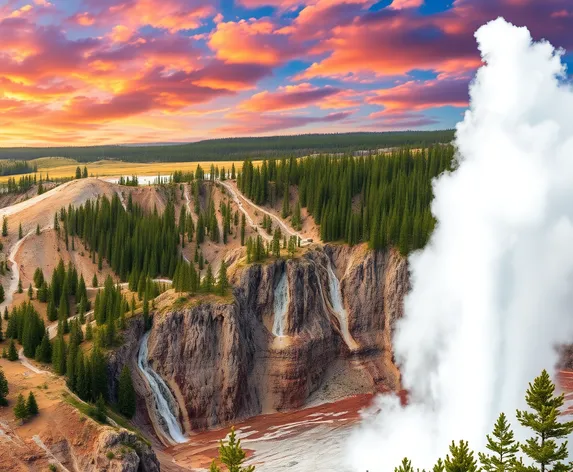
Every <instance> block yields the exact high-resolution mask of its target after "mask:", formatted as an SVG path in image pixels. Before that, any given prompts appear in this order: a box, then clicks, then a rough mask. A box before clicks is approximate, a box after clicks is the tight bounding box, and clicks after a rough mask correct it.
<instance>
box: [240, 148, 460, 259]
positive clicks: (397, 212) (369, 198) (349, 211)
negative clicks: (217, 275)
mask: <svg viewBox="0 0 573 472" xmlns="http://www.w3.org/2000/svg"><path fill="white" fill-rule="evenodd" d="M453 155H454V149H453V147H452V146H450V145H437V146H432V147H429V148H425V149H422V150H421V151H412V150H410V149H409V148H400V149H397V150H394V151H393V152H392V153H391V154H390V155H386V154H385V155H380V156H367V157H350V156H346V157H331V156H317V157H312V158H303V159H299V160H297V159H294V158H291V159H282V160H280V161H263V163H262V165H261V166H260V167H254V166H253V164H252V163H251V162H250V161H246V162H245V163H244V164H243V170H242V173H241V174H240V175H239V178H238V179H237V182H238V185H239V188H240V189H241V191H242V192H243V193H244V194H245V195H246V196H247V197H249V198H250V199H252V200H253V201H254V202H255V203H258V204H265V203H270V204H271V205H272V204H274V202H276V201H278V199H280V198H282V199H283V201H287V196H288V191H289V188H290V187H291V186H296V187H297V188H298V194H299V201H298V202H297V205H296V207H295V210H294V213H293V221H292V223H293V226H295V227H301V215H300V208H299V206H300V207H306V209H307V211H308V213H309V214H310V215H312V216H313V217H314V219H315V221H316V222H317V223H319V224H320V234H321V238H322V239H323V240H324V241H336V240H343V241H346V242H347V243H349V244H351V245H353V244H357V243H359V242H368V243H369V244H370V246H371V247H372V248H375V249H383V248H386V247H388V246H397V247H399V249H400V251H401V252H402V253H403V254H407V253H409V252H410V251H411V250H415V249H418V248H421V247H423V246H424V244H425V243H426V241H427V239H428V237H429V235H430V234H431V231H432V229H433V226H434V220H433V217H432V215H431V212H430V202H431V200H432V187H431V181H432V179H433V178H434V177H436V176H437V175H439V174H440V173H441V172H443V171H444V170H448V169H450V168H451V163H452V159H453ZM284 210H285V208H283V213H284ZM269 226H270V225H269V218H267V217H265V218H264V219H263V227H264V228H265V229H266V230H267V232H269V234H271V232H270V227H269Z"/></svg>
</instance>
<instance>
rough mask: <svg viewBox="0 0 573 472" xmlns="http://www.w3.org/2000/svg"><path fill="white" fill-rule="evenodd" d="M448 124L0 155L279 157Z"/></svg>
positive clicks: (444, 136) (394, 140)
mask: <svg viewBox="0 0 573 472" xmlns="http://www.w3.org/2000/svg"><path fill="white" fill-rule="evenodd" d="M453 137H454V132H453V130H443V131H393V132H384V133H339V134H301V135H293V136H270V137H260V138H224V139H210V140H204V141H199V142H196V143H189V144H174V145H150V146H84V147H80V146H78V147H49V148H33V147H22V148H1V149H0V159H19V160H30V159H36V158H39V157H49V156H61V157H68V158H72V159H76V160H78V161H79V162H94V161H99V160H102V159H117V160H122V161H127V162H158V161H159V162H193V161H206V160H207V161H225V160H235V161H240V160H243V159H247V158H253V157H256V156H261V157H266V158H279V157H283V156H285V155H287V156H293V157H298V156H305V155H309V154H313V153H316V152H322V153H352V152H359V151H369V150H377V149H379V148H386V147H395V146H404V145H409V146H427V145H430V144H434V143H448V142H450V141H452V140H453Z"/></svg>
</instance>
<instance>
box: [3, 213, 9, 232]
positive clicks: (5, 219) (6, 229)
mask: <svg viewBox="0 0 573 472" xmlns="http://www.w3.org/2000/svg"><path fill="white" fill-rule="evenodd" d="M2 236H8V218H6V216H3V217H2Z"/></svg>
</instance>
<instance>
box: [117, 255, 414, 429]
mask: <svg viewBox="0 0 573 472" xmlns="http://www.w3.org/2000/svg"><path fill="white" fill-rule="evenodd" d="M329 267H330V270H331V272H332V273H333V274H334V275H335V276H336V277H337V279H338V280H339V281H340V292H341V298H342V304H343V307H342V309H344V310H345V316H346V317H347V318H344V317H341V316H339V315H340V314H339V313H337V312H336V311H337V307H336V306H335V304H334V303H333V294H332V293H331V290H333V288H332V287H333V284H332V281H331V280H329V277H331V275H330V274H329ZM285 274H286V284H287V286H286V301H285V300H284V296H285V294H284V293H280V288H278V287H279V283H280V281H281V278H282V277H284V276H285ZM329 282H330V283H329ZM233 283H234V286H235V289H234V293H233V299H232V301H231V300H230V298H229V299H228V300H226V299H221V298H219V297H210V298H209V299H206V300H202V301H201V302H197V300H194V299H193V298H191V299H189V300H188V301H187V302H186V303H183V304H180V306H179V307H177V306H174V307H172V308H169V309H166V310H163V311H162V312H160V313H155V315H154V323H153V328H152V330H151V333H150V336H149V343H148V348H149V356H148V358H149V364H150V365H151V366H152V367H153V369H154V370H155V371H156V372H157V373H158V374H159V375H160V376H161V377H162V378H163V379H164V380H165V381H166V383H167V384H168V385H169V388H170V389H171V390H172V393H173V396H174V398H176V399H177V402H178V405H179V410H180V411H179V420H180V423H181V424H182V425H183V429H184V430H185V431H189V430H191V429H202V428H209V427H213V426H216V425H222V424H226V423H229V422H231V421H236V420H238V419H242V418H246V417H249V416H253V415H256V414H260V413H264V412H269V411H274V410H281V409H291V408H297V407H300V406H303V405H304V404H305V402H306V401H307V400H308V398H309V397H310V396H311V395H312V394H313V392H315V391H317V389H319V388H321V386H322V385H323V384H324V383H326V382H332V379H331V373H330V372H329V369H331V368H332V366H333V365H334V364H336V363H338V362H339V361H340V362H342V363H343V364H342V365H343V367H341V368H342V369H343V372H342V373H343V374H344V373H345V372H347V371H348V372H349V371H350V370H352V369H362V370H364V371H365V372H366V373H367V375H368V378H369V379H370V381H369V382H370V386H369V387H368V388H369V390H370V391H373V390H377V389H384V388H387V389H397V388H398V387H399V374H398V371H397V369H396V367H395V366H394V364H393V362H392V348H391V343H390V339H391V333H392V329H393V326H394V323H395V321H396V320H397V319H398V318H399V317H400V316H401V315H402V299H403V297H404V295H405V293H406V292H407V290H408V273H407V264H406V261H405V260H404V259H403V258H401V257H400V256H399V255H398V254H397V253H395V252H387V253H383V252H373V251H368V250H367V249H366V248H365V247H364V246H357V247H354V248H349V247H347V246H334V245H332V246H325V247H324V248H317V249H312V250H310V251H308V252H306V253H305V254H304V255H303V256H302V257H300V258H297V259H292V260H287V261H276V262H273V263H269V264H265V265H259V264H254V265H250V266H247V267H245V268H244V269H242V270H239V271H236V272H235V274H234V279H233ZM278 297H282V298H283V299H281V300H279V299H277V298H278ZM284 303H286V309H285V310H284V319H282V320H281V321H282V325H281V326H282V330H283V331H282V334H283V335H282V336H275V335H274V334H273V331H274V330H275V328H276V324H275V323H277V320H275V315H277V313H279V312H280V313H282V311H281V309H280V307H283V306H284ZM340 309H341V308H340V307H338V310H340ZM341 320H342V321H341ZM345 320H346V321H345ZM343 322H344V323H347V327H344V326H341V323H343ZM345 328H346V329H347V332H348V334H349V335H348V334H347V336H346V337H344V336H342V335H341V333H342V331H343V330H344V329H345ZM352 338H353V340H352ZM348 339H351V340H352V342H354V341H355V343H356V346H354V345H351V344H350V341H349V340H348ZM132 344H133V343H132ZM130 350H131V352H133V351H132V348H129V347H126V348H125V352H124V354H123V355H125V356H127V355H128V353H129V352H130ZM123 355H122V356H123ZM122 356H120V357H122ZM337 365H338V364H337ZM110 369H112V371H113V374H114V375H117V373H118V369H119V370H120V367H119V364H118V365H117V366H116V365H115V364H114V367H110ZM344 369H346V370H344ZM341 377H344V375H341Z"/></svg>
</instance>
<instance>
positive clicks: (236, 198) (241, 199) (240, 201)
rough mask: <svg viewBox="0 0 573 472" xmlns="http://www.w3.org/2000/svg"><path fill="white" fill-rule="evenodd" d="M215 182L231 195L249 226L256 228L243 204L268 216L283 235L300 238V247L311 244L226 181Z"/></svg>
mask: <svg viewBox="0 0 573 472" xmlns="http://www.w3.org/2000/svg"><path fill="white" fill-rule="evenodd" d="M217 182H218V183H219V184H221V185H222V186H223V187H225V189H227V190H228V191H229V193H230V194H231V198H232V199H233V200H234V201H235V203H236V204H237V205H238V207H239V209H240V210H241V211H242V212H243V214H244V215H245V217H246V218H247V220H248V221H249V224H250V225H251V226H253V227H256V228H258V226H257V224H256V223H255V222H254V221H253V219H252V218H251V216H250V215H249V212H248V211H247V210H246V209H245V208H244V205H243V202H244V203H245V204H246V205H248V206H250V207H251V208H254V209H255V210H257V211H260V212H261V213H264V214H265V215H267V216H270V217H271V218H272V220H273V221H274V222H275V224H278V225H279V226H280V228H281V231H283V233H286V234H287V235H289V236H296V237H297V238H300V245H301V246H307V245H309V244H311V241H310V240H308V239H306V238H305V237H304V236H302V235H301V234H300V233H299V232H297V231H295V230H294V229H292V228H290V227H289V226H288V225H287V224H286V223H285V222H284V221H283V220H282V219H281V218H279V217H278V216H276V215H275V214H273V213H271V212H270V211H267V210H265V209H264V208H262V207H260V206H258V205H257V204H255V203H254V202H253V201H251V200H249V199H248V198H247V197H246V196H245V195H243V194H242V193H241V192H239V191H236V190H235V188H234V187H233V186H232V185H231V184H229V183H228V182H227V181H225V180H218V181H217ZM262 233H263V234H265V233H264V232H262ZM264 237H265V239H267V240H271V239H273V237H272V235H267V234H265V236H264Z"/></svg>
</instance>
